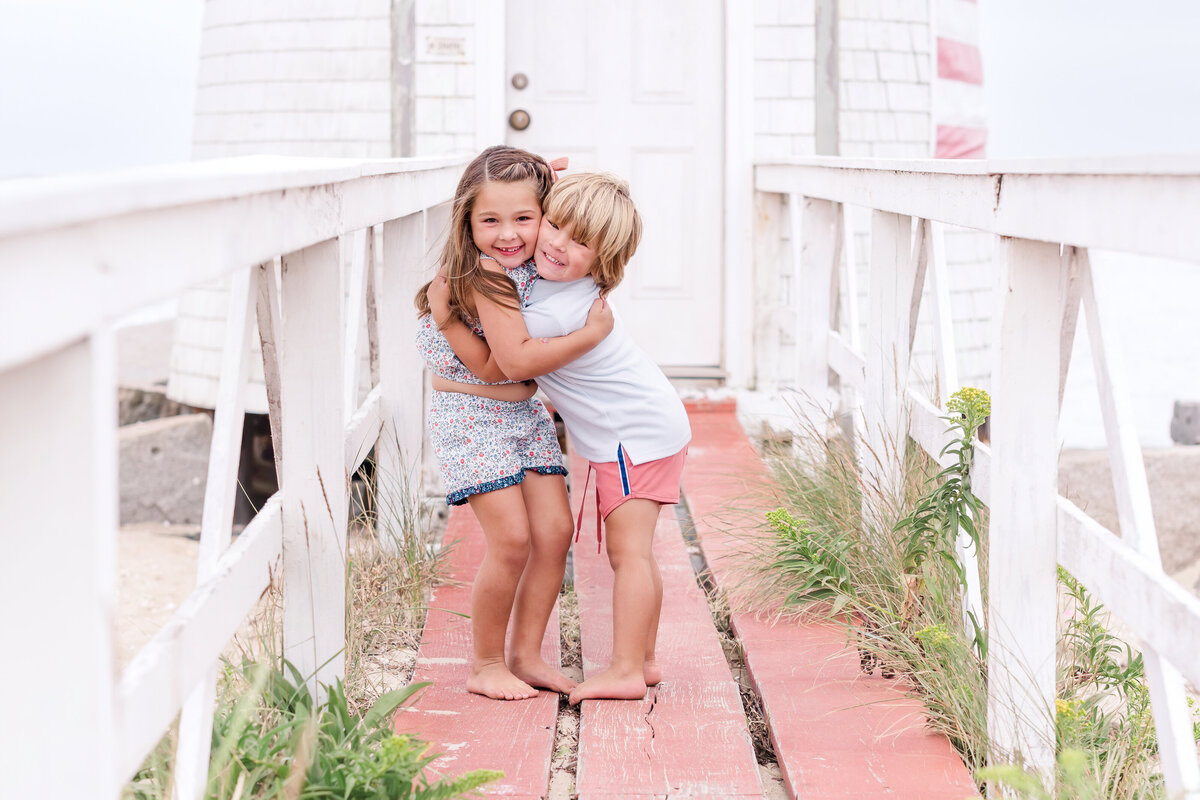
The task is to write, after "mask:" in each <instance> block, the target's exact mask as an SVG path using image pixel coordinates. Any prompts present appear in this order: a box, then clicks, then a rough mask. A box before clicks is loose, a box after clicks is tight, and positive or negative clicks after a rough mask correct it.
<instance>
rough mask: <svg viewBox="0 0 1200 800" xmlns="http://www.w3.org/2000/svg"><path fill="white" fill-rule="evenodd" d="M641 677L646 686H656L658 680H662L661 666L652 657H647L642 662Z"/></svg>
mask: <svg viewBox="0 0 1200 800" xmlns="http://www.w3.org/2000/svg"><path fill="white" fill-rule="evenodd" d="M642 677H643V678H644V679H645V680H646V685H647V686H658V682H659V681H661V680H662V667H660V666H659V665H658V662H657V661H655V660H654V659H653V658H648V659H646V662H645V663H644V664H642Z"/></svg>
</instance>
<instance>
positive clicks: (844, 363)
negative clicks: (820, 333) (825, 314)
mask: <svg viewBox="0 0 1200 800" xmlns="http://www.w3.org/2000/svg"><path fill="white" fill-rule="evenodd" d="M829 368H830V369H832V370H833V371H834V372H836V373H837V375H838V377H839V378H841V379H842V383H843V388H847V387H848V388H852V389H855V390H856V391H859V392H861V391H862V390H863V386H864V385H865V384H866V382H867V377H866V369H867V366H866V361H865V359H863V357H862V356H861V355H860V354H859V353H856V352H855V351H854V350H853V349H851V347H850V345H849V343H847V341H846V339H845V338H844V337H843V336H842V335H841V334H840V333H838V332H837V331H830V332H829Z"/></svg>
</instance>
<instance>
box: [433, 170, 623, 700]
mask: <svg viewBox="0 0 1200 800" xmlns="http://www.w3.org/2000/svg"><path fill="white" fill-rule="evenodd" d="M552 180H553V170H552V169H551V168H550V166H549V165H548V164H547V163H546V161H545V160H543V159H542V158H540V157H539V156H535V155H533V154H532V153H527V152H525V151H523V150H518V149H516V148H512V147H491V148H488V149H487V150H485V151H483V153H481V154H480V155H479V156H478V157H477V158H475V160H474V161H472V162H471V163H470V164H469V165H468V166H467V168H466V170H465V171H464V172H463V176H462V178H461V179H460V181H459V184H458V189H457V190H456V192H455V196H454V204H453V208H452V211H451V222H450V233H449V236H448V238H447V240H446V245H445V248H444V250H443V252H442V267H441V271H440V274H439V276H438V277H437V278H435V279H434V280H433V281H431V282H430V283H428V284H426V285H425V286H423V287H421V289H420V291H419V292H418V293H417V298H416V304H417V308H418V310H419V312H420V314H421V316H422V323H423V324H421V325H420V326H419V327H418V334H417V348H418V349H419V350H420V351H421V354H422V355H423V356H424V358H425V360H426V363H427V364H428V365H429V368H430V370H431V371H432V373H433V375H434V378H433V385H434V392H433V398H432V403H431V404H430V411H429V419H428V424H429V434H430V441H431V443H432V444H433V447H434V449H435V451H436V452H437V455H438V458H439V460H440V462H441V469H442V478H443V480H444V482H445V486H446V492H447V496H446V502H447V503H448V504H451V505H457V504H461V503H464V502H466V503H470V505H471V509H472V511H474V512H475V515H476V517H477V518H478V519H479V524H480V527H481V528H482V529H483V533H484V537H485V539H486V540H487V552H486V555H485V556H484V558H483V561H482V563H481V564H480V566H479V572H478V574H477V575H476V577H475V581H474V583H473V585H472V588H471V631H472V638H473V642H472V648H473V654H472V663H471V668H470V675H469V677H468V679H467V690H468V691H471V692H475V693H476V694H482V695H486V696H488V697H492V698H496V699H505V700H519V699H524V698H528V697H533V696H534V695H536V694H537V692H536V689H535V688H534V687H542V688H547V689H552V690H554V691H559V692H568V691H570V690H571V689H572V688H574V683H573V682H572V681H570V680H569V679H568V678H566V676H564V675H562V674H561V673H559V672H558V671H557V670H555V669H553V668H552V667H550V665H548V664H547V663H546V662H545V661H544V660H543V659H542V657H541V654H540V650H541V643H542V637H543V634H544V633H545V629H546V621H547V619H548V618H549V615H550V611H551V609H552V608H553V606H554V601H555V599H556V598H557V597H558V592H559V589H560V587H561V586H562V579H563V570H564V566H565V562H566V552H567V548H568V547H569V546H570V537H571V529H572V525H571V511H570V506H569V504H568V501H567V491H566V482H565V480H564V478H563V476H564V475H565V474H566V470H565V469H563V466H562V452H561V451H560V450H559V446H558V439H557V437H556V436H555V431H554V424H553V422H552V421H551V419H550V415H549V414H548V413H547V411H546V409H545V407H544V406H543V405H542V403H541V402H540V401H538V400H536V399H534V398H533V393H534V392H535V391H536V388H537V387H536V386H535V385H534V384H533V383H532V381H526V382H525V383H517V382H514V381H512V380H510V379H509V378H508V377H507V376H506V375H505V374H504V373H503V371H502V370H501V369H500V368H499V367H498V366H497V364H496V362H495V360H494V359H492V358H491V357H490V354H489V352H488V347H487V344H486V342H484V341H483V339H482V338H480V336H481V335H482V329H480V328H479V327H478V324H477V322H476V320H477V319H478V318H479V317H480V316H481V315H483V314H489V315H490V314H496V313H501V312H502V311H503V310H504V309H508V310H510V312H511V313H513V314H516V315H518V319H519V314H520V311H519V310H518V309H519V305H518V304H519V292H522V291H524V289H525V288H526V287H527V285H528V283H529V281H530V280H532V279H533V277H534V276H535V275H536V267H534V265H533V264H532V263H530V262H529V260H530V258H531V257H532V255H533V249H534V244H535V242H536V238H537V232H538V230H539V224H540V221H541V215H542V214H541V209H542V201H543V200H544V199H545V197H546V194H547V192H548V191H549V189H550V184H551V182H552ZM485 265H486V266H485ZM431 305H432V306H433V313H431ZM595 306H596V307H595V309H594V313H591V314H589V316H588V322H587V324H586V325H584V326H583V327H581V328H580V329H579V330H577V331H574V332H572V333H571V334H570V335H569V336H563V337H558V338H553V339H550V338H547V339H544V340H542V341H539V342H530V343H529V344H530V345H531V348H530V351H529V352H525V353H524V357H525V358H527V359H528V360H529V361H530V363H531V364H533V365H536V366H535V367H534V368H535V369H538V370H541V371H543V372H548V371H550V370H551V369H554V368H556V367H558V366H561V365H562V364H565V363H567V362H569V361H572V360H574V359H575V358H577V357H578V356H580V355H582V354H583V353H585V352H587V351H588V350H589V349H591V348H592V347H593V346H595V345H596V344H597V343H598V342H599V341H601V340H602V339H603V338H604V336H606V335H607V334H608V332H609V330H611V328H612V314H611V312H610V311H609V310H608V308H607V307H606V306H605V305H604V304H603V303H596V304H595ZM468 324H469V325H470V327H468ZM447 328H454V329H455V330H457V331H458V332H460V333H464V334H465V336H462V337H459V338H458V344H459V348H458V353H457V356H456V354H455V353H454V352H453V351H452V350H451V348H450V346H449V344H448V342H447V340H446V337H445V336H444V335H443V332H442V331H443V329H447ZM534 351H536V352H534ZM510 613H511V614H512V616H513V637H512V642H511V646H510V648H509V658H508V660H507V661H506V660H505V648H504V636H505V631H506V629H507V626H508V621H509V616H510Z"/></svg>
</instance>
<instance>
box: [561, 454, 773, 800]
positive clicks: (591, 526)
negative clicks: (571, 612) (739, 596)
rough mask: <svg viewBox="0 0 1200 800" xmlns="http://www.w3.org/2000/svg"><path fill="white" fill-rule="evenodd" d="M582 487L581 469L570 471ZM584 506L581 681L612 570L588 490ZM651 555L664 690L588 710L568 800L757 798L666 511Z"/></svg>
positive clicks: (708, 629) (740, 726)
mask: <svg viewBox="0 0 1200 800" xmlns="http://www.w3.org/2000/svg"><path fill="white" fill-rule="evenodd" d="M572 466H573V470H574V485H575V486H582V485H583V480H584V471H585V468H586V462H584V461H582V460H581V459H578V458H576V459H575V460H574V463H573V465H572ZM574 502H575V504H576V505H575V508H576V509H577V510H578V507H579V506H578V504H579V503H580V502H583V503H584V505H585V511H584V525H583V530H584V534H583V535H582V536H581V537H580V542H579V546H577V547H576V549H575V561H574V563H575V592H576V595H577V596H578V598H579V617H580V639H581V645H582V649H583V670H584V675H585V677H588V676H591V675H593V674H595V673H597V672H600V671H602V670H603V669H604V668H605V667H606V666H607V665H608V661H609V659H610V657H611V653H612V570H611V569H610V568H609V566H608V558H607V557H606V556H604V555H602V554H598V553H597V552H596V546H595V514H596V501H595V488H594V486H593V487H589V489H588V493H587V495H586V496H585V497H583V498H579V497H576V498H575V500H574ZM654 552H655V556H656V557H657V559H658V562H659V568H660V569H661V571H662V579H663V607H662V617H661V623H660V625H659V634H658V647H657V656H658V660H659V663H660V664H661V665H662V666H663V680H662V683H660V684H659V685H658V686H656V687H652V688H651V689H649V690H648V691H647V694H646V699H645V700H640V701H621V700H585V701H583V711H582V716H581V720H580V727H579V759H578V763H579V766H578V769H577V770H576V775H575V791H576V792H577V793H578V796H579V798H580V800H601V798H615V797H628V798H640V797H664V796H669V797H698V796H707V797H728V798H740V797H762V795H763V789H762V784H761V782H760V780H759V776H758V765H757V763H756V762H755V760H754V747H753V745H752V744H751V742H750V736H749V733H748V732H747V727H746V717H745V714H744V713H743V711H742V702H741V697H740V695H739V694H738V686H737V684H736V683H735V682H734V680H733V678H732V676H731V674H730V672H729V664H728V662H726V660H725V654H724V652H723V651H722V650H721V642H720V639H719V637H718V634H717V630H716V627H715V626H714V625H713V620H712V615H711V614H710V613H709V610H708V603H707V601H706V600H705V599H704V594H703V592H702V591H701V590H700V587H699V586H698V585H697V584H696V579H695V576H694V574H693V572H692V565H691V561H690V560H689V558H688V554H687V550H686V548H685V547H684V544H683V537H682V535H681V533H680V530H679V524H678V522H676V520H675V512H674V509H673V508H671V507H665V508H663V511H662V513H661V514H660V515H659V518H658V527H657V529H656V530H655V538H654Z"/></svg>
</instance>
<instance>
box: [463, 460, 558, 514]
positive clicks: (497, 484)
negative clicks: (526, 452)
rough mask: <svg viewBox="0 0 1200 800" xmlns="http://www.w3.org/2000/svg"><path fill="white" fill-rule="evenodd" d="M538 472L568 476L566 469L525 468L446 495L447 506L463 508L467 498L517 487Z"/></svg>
mask: <svg viewBox="0 0 1200 800" xmlns="http://www.w3.org/2000/svg"><path fill="white" fill-rule="evenodd" d="M527 471H528V472H537V473H539V474H541V475H566V474H567V470H566V468H565V467H524V468H522V470H521V471H520V472H518V473H516V474H514V475H505V476H504V477H503V478H497V479H496V480H494V481H486V482H485V483H479V484H476V485H474V486H468V487H467V488H466V489H459V490H458V491H456V492H451V493H450V494H448V495H446V505H448V506H461V505H462V504H463V503H465V502H467V498H468V497H470V496H471V495H473V494H487V493H488V492H494V491H496V490H497V489H505V488H507V487H509V486H516V485H517V484H518V483H521V482H522V481H524V480H525V473H526V472H527Z"/></svg>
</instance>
